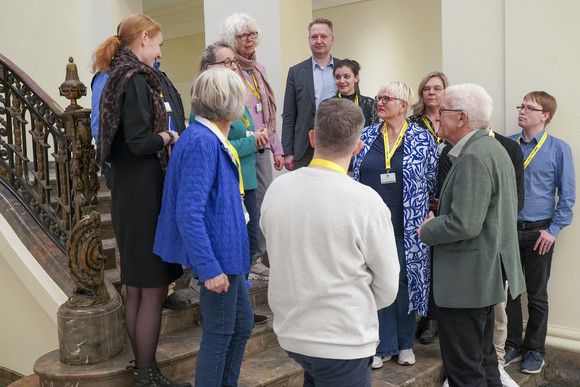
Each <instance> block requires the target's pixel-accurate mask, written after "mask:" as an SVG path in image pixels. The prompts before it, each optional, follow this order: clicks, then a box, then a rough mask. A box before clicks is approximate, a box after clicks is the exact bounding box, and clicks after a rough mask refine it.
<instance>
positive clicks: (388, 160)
mask: <svg viewBox="0 0 580 387" xmlns="http://www.w3.org/2000/svg"><path fill="white" fill-rule="evenodd" d="M408 127H409V123H408V122H407V121H405V124H404V125H403V128H402V129H401V132H399V137H397V141H395V145H393V150H392V151H391V149H390V145H389V135H388V134H387V123H386V122H383V138H384V143H385V168H386V169H387V171H388V170H390V169H391V158H392V157H393V155H394V154H395V151H396V150H397V148H398V147H399V145H401V141H403V136H404V135H405V132H406V131H407V128H408Z"/></svg>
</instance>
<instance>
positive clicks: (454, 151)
mask: <svg viewBox="0 0 580 387" xmlns="http://www.w3.org/2000/svg"><path fill="white" fill-rule="evenodd" d="M478 130H479V129H472V130H471V132H469V133H467V134H466V135H465V136H463V138H462V139H461V140H459V141H458V142H457V144H455V146H454V147H453V148H451V150H450V151H449V153H447V156H449V158H450V159H451V162H454V161H455V160H456V159H457V158H458V157H459V154H460V153H461V151H462V150H463V147H464V146H465V144H467V141H468V140H469V139H470V138H471V136H473V135H474V134H475V132H477V131H478Z"/></svg>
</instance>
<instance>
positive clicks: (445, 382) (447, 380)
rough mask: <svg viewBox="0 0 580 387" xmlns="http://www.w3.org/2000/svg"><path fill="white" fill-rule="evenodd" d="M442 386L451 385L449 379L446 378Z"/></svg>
mask: <svg viewBox="0 0 580 387" xmlns="http://www.w3.org/2000/svg"><path fill="white" fill-rule="evenodd" d="M441 387H449V379H447V378H446V379H445V381H444V382H443V386H441Z"/></svg>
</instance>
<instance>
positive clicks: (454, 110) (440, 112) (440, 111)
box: [439, 109, 463, 117]
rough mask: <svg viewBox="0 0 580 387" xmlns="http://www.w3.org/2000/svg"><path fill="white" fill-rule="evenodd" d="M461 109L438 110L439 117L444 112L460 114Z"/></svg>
mask: <svg viewBox="0 0 580 387" xmlns="http://www.w3.org/2000/svg"><path fill="white" fill-rule="evenodd" d="M462 111H463V110H461V109H439V117H441V115H442V114H443V113H445V112H462Z"/></svg>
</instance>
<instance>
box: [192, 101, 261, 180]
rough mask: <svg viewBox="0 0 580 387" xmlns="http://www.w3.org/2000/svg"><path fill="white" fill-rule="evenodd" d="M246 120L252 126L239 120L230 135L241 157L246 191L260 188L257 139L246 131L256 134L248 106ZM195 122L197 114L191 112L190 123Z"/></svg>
mask: <svg viewBox="0 0 580 387" xmlns="http://www.w3.org/2000/svg"><path fill="white" fill-rule="evenodd" d="M244 118H246V119H247V120H248V122H249V124H250V126H249V127H247V128H246V124H245V123H244V121H243V120H237V121H234V122H232V123H231V124H230V132H229V134H228V141H229V142H230V143H231V144H232V146H233V147H234V148H236V151H237V152H238V156H239V157H240V164H241V165H242V179H243V180H244V190H245V191H247V190H250V189H256V188H258V179H257V177H256V153H257V152H258V149H257V148H256V138H255V137H254V136H253V135H251V136H246V131H250V132H252V133H253V132H254V131H255V130H254V121H253V120H252V115H251V114H250V111H249V110H248V107H247V106H244ZM193 121H195V113H193V112H191V114H190V116H189V123H190V124H191V123H192V122H193Z"/></svg>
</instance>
